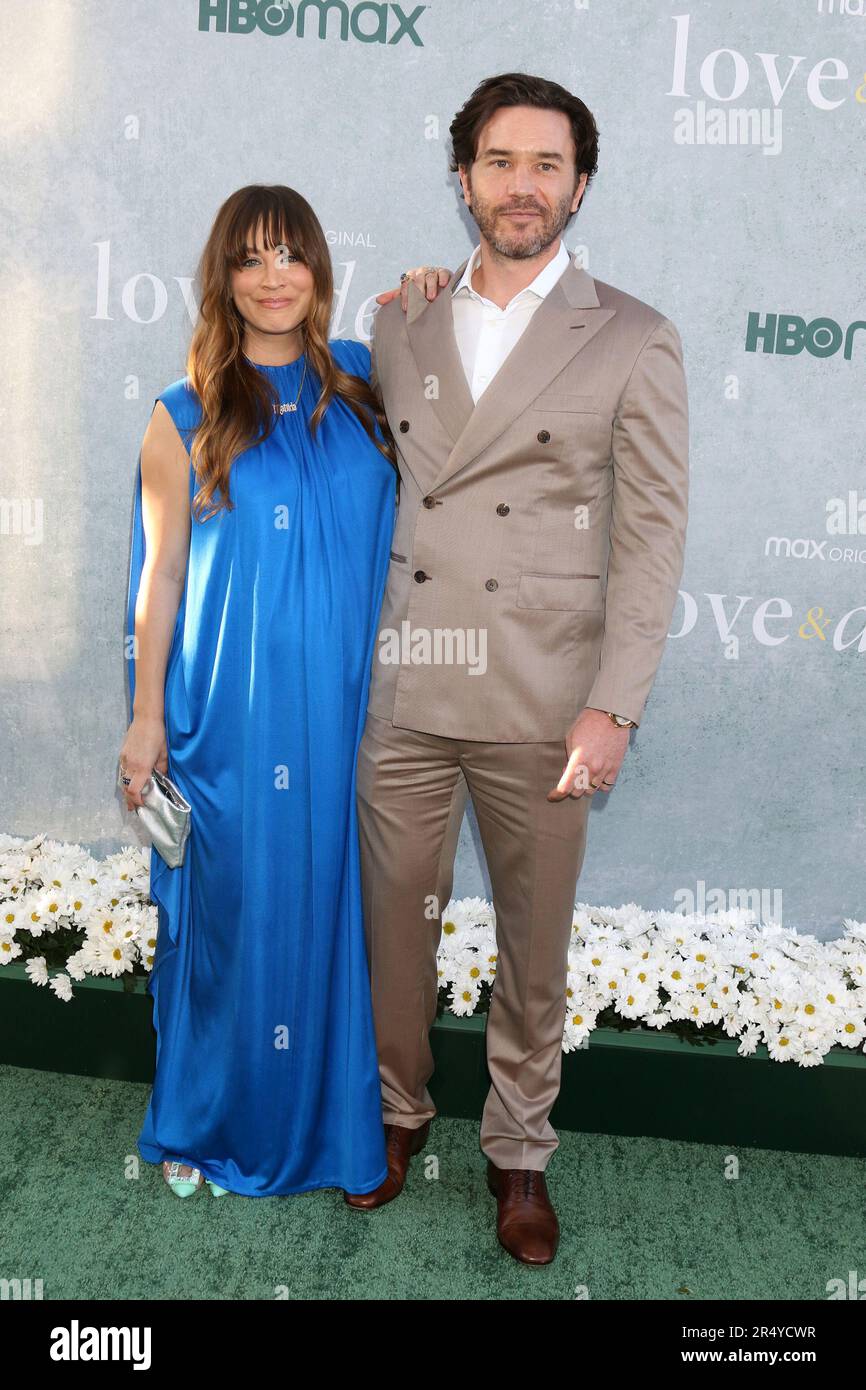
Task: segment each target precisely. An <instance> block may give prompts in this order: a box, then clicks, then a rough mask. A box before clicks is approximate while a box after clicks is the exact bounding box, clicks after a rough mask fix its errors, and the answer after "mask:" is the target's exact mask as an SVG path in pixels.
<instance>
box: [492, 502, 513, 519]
mask: <svg viewBox="0 0 866 1390" xmlns="http://www.w3.org/2000/svg"><path fill="white" fill-rule="evenodd" d="M510 511H511V508H510V507H509V505H508V503H507V502H500V503H499V506H498V507H497V508H496V515H497V516H508V513H509V512H510Z"/></svg>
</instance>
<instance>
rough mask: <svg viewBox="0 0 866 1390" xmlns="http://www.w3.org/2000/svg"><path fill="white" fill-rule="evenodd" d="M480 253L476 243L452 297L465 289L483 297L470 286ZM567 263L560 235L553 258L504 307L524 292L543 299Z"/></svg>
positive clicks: (478, 297)
mask: <svg viewBox="0 0 866 1390" xmlns="http://www.w3.org/2000/svg"><path fill="white" fill-rule="evenodd" d="M480 255H481V246H480V245H478V246H476V247H475V249H474V251H473V252H472V255H471V256H470V257H469V260H468V261H467V263H466V269H465V270H464V272H463V274H462V275H461V277H460V279H459V281H458V283H457V284H456V285H455V286H454V289H453V290H452V291H451V296H452V298H453V297H454V295H456V294H459V293H460V292H461V291H465V292H466V293H467V294H468V295H469V296H470V297H471V298H473V299H483V296H482V295H480V294H479V293H478V291H477V290H474V289H473V288H472V275H473V273H474V271H475V267H476V266H477V265H478V259H479V256H480ZM569 265H571V256H570V255H569V254H568V251H567V250H566V249H565V242H564V241H563V240H562V238H561V237H560V240H559V250H558V251H557V253H556V255H555V256H554V257H553V259H552V260H550V261H548V262H547V265H546V266H544V268H543V269H542V270H540V271H539V272H538V274H537V275H536V277H535V279H534V280H533V281H532V283H531V284H529V285H526V286H525V288H524V289H522V290H519V291H518V293H517V294H516V295H515V296H514V298H513V299H510V300H509V301H508V304H506V306H505V307H506V308H507V309H509V308H510V307H511V305H512V304H514V303H515V302H516V301H517V300H518V299H519V298H520V296H521V295H524V294H530V293H531V294H534V295H537V296H538V298H539V299H544V298H545V296H546V295H548V294H549V293H550V291H551V290H552V289H553V286H554V285H555V284H556V282H557V280H558V279H559V277H560V275H561V274H562V272H563V271H564V270H565V268H566V266H569Z"/></svg>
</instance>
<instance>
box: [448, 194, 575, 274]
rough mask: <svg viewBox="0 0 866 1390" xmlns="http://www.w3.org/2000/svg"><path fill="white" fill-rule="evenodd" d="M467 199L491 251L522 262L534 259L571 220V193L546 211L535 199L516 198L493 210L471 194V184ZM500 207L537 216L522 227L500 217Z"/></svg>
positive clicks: (500, 204) (489, 205) (488, 204)
mask: <svg viewBox="0 0 866 1390" xmlns="http://www.w3.org/2000/svg"><path fill="white" fill-rule="evenodd" d="M470 197H471V199H472V201H471V203H470V205H469V211H470V212H471V213H472V216H473V217H474V218H475V221H476V222H477V224H478V230H479V231H480V232H481V234H482V236H483V237H484V238H485V240H486V241H487V242H488V243H489V244H490V246H492V248H493V250H494V251H496V252H497V253H498V254H499V255H500V256H507V257H508V258H509V259H511V260H515V261H522V260H528V258H529V257H530V256H537V255H538V254H539V253H540V252H541V251H544V250H545V248H546V247H548V246H550V245H551V243H552V242H554V241H555V240H556V238H557V237H558V236H560V235H561V233H562V231H563V229H564V228H565V226H566V225H567V223H568V220H569V218H570V217H571V202H572V199H573V197H574V192H573V191H572V192H571V193H569V194H568V195H567V196H566V197H564V198H561V199H560V201H559V202H558V203H556V204H555V205H554V206H553V207H552V208H547V207H545V206H544V205H543V204H542V203H537V202H535V201H534V199H529V200H524V201H522V202H521V201H520V200H519V199H514V200H511V199H509V200H508V201H506V202H505V203H498V204H497V205H496V206H495V207H494V206H493V205H492V204H491V203H485V202H484V201H483V199H481V198H479V197H478V196H477V195H473V194H472V188H471V185H470ZM503 208H508V209H509V211H512V212H515V211H517V210H518V209H526V210H530V211H532V212H537V213H538V214H539V216H538V217H537V218H534V219H533V220H532V221H531V222H527V223H526V224H525V226H523V227H522V228H521V227H520V226H519V225H518V224H516V223H514V222H509V221H508V219H507V218H505V217H502V216H500V214H501V212H502V211H503Z"/></svg>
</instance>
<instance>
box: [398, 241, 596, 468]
mask: <svg viewBox="0 0 866 1390" xmlns="http://www.w3.org/2000/svg"><path fill="white" fill-rule="evenodd" d="M467 261H468V257H467V260H466V261H464V262H463V264H462V265H461V266H460V267H459V268H458V269H457V270H456V271H455V272H454V277H453V281H452V283H454V282H456V281H458V280H459V279H460V277H461V275H462V274H463V271H464V270H465V268H466V264H467ZM615 313H616V310H615V309H607V308H602V307H601V305H600V304H599V300H598V294H597V293H596V289H595V281H594V280H593V278H592V276H591V275H589V274H588V273H587V271H585V270H583V269H582V268H581V267H579V266H576V265H575V264H574V262H572V263H571V265H569V266H567V267H566V269H565V270H564V271H563V273H562V275H561V276H560V278H559V279H558V280H557V282H556V284H555V285H554V286H553V288H552V289H551V291H550V293H549V294H547V295H546V296H545V298H544V299H543V300H542V301H541V303H540V304H539V306H538V308H537V309H536V311H535V313H534V314H533V316H532V318H531V319H530V321H529V323H528V325H527V327H526V329H525V330H524V332H523V334H522V335H521V337H520V338H519V340H518V342H517V343H516V344H515V346H514V348H513V349H512V351H511V352H510V353H509V355H508V356H507V357H506V359H505V361H504V362H503V364H502V366H501V367H500V369H499V371H498V372H497V373H496V375H495V376H494V378H493V380H492V381H491V383H490V385H489V386H488V387H487V389H486V390H485V391H484V392H483V393H482V394H481V396H479V398H478V402H477V404H474V403H473V400H472V392H471V391H470V389H469V384H468V382H467V381H466V374H465V372H464V370H463V363H462V360H461V358H460V350H459V348H458V346H457V340H456V337H455V334H454V317H453V314H452V309H451V285H450V284H449V285H448V286H446V289H445V290H444V292H443V291H441V290H440V292H439V294H438V295H437V296H436V298H435V299H434V300H432V301H430V300H428V299H426V298H425V297H424V295H423V294H422V292H421V291H420V290H419V289H418V288H417V286H416V285H415V284H414V282H412V283H411V284H410V287H409V306H408V313H407V316H406V330H407V333H408V335H409V342H410V345H411V348H412V353H413V355H414V357H415V361H416V364H417V367H418V370H419V372H420V374H421V377H422V379H423V380H424V381H425V384H426V382H428V381H431V382H432V383H433V385H434V387H438V394H434V395H432V396H431V398H430V403H431V405H432V406H433V408H434V410H435V411H436V413H437V415H438V417H439V419H440V420H441V422H442V424H443V426H444V427H445V429H446V430H447V431H448V434H449V435H450V436H451V438H452V439H453V440H454V448H453V449H452V451H451V453H450V455H449V457H448V459H447V462H446V463H445V465H444V467H443V468H442V469H441V470H440V472H439V474H438V475H437V476H436V477H435V478H434V479H433V480H432V481H431V482H430V483H426V484H424V486H426V487H427V490H428V491H432V490H433V488H435V487H439V486H441V484H442V483H444V482H446V481H447V480H448V479H449V478H451V477H453V475H454V474H455V473H457V472H459V470H460V469H461V468H465V466H466V464H467V463H470V462H471V461H472V459H474V458H476V457H477V456H478V454H480V453H481V452H482V451H483V450H484V449H486V448H487V447H488V446H489V445H490V444H492V443H493V442H494V440H495V439H497V438H498V437H499V435H501V434H503V433H504V432H505V430H507V429H508V426H509V425H510V424H511V423H512V422H513V421H514V420H516V419H517V418H518V416H519V415H520V414H521V413H522V412H523V411H524V410H525V409H526V408H527V407H528V406H529V405H530V404H531V403H532V401H533V400H534V399H535V397H536V396H537V395H538V394H539V392H541V391H543V390H544V388H545V387H546V386H548V385H549V384H550V382H551V381H552V380H553V378H554V377H556V376H558V374H559V373H560V372H561V371H562V370H563V368H564V367H566V366H567V365H568V363H569V362H570V361H571V359H572V358H573V357H574V356H575V354H576V353H578V352H580V350H581V348H584V347H586V344H587V343H588V342H591V340H592V339H593V338H594V337H595V335H596V333H597V332H598V331H599V329H600V328H603V327H604V325H605V324H606V323H607V322H608V320H609V319H611V318H613V316H614V314H615Z"/></svg>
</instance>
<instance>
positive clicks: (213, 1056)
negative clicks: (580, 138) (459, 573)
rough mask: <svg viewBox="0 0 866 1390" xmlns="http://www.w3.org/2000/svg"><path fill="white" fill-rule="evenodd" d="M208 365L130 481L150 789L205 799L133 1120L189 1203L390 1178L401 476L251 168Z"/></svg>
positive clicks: (191, 361)
mask: <svg viewBox="0 0 866 1390" xmlns="http://www.w3.org/2000/svg"><path fill="white" fill-rule="evenodd" d="M199 282H200V314H199V319H198V322H197V324H196V327H195V330H194V334H193V338H192V342H191V345H190V350H189V355H188V358H187V375H186V376H185V377H183V378H182V379H181V380H179V381H176V382H174V383H173V384H172V385H171V386H169V387H167V389H166V390H164V391H162V392H160V394H159V395H158V396H157V398H156V401H155V403H154V407H153V410H152V413H151V418H150V421H149V424H148V427H147V431H146V433H145V436H144V439H143V442H142V449H141V456H140V459H139V465H138V473H137V477H136V485H135V506H134V520H133V539H132V551H131V560H130V572H129V592H128V608H127V632H128V634H129V636H130V637H132V636H133V635H134V641H133V642H132V648H133V650H132V652H131V655H132V658H133V659H132V660H131V661H130V711H129V712H130V719H131V722H130V725H129V729H128V732H127V735H126V739H125V741H124V744H123V747H122V749H121V755H120V763H121V772H122V774H123V776H124V778H128V779H129V780H128V783H126V785H125V787H124V792H125V795H126V798H127V805H128V806H129V807H133V806H136V805H140V804H141V789H142V786H143V785H144V783H145V782H146V780H147V778H148V777H149V775H150V772H151V770H152V769H153V768H154V767H156V768H158V769H159V770H160V771H162V772H164V773H167V775H168V776H169V777H171V778H172V780H173V781H174V782H175V783H176V784H177V786H178V787H179V789H180V790H181V792H182V793H183V794H184V796H185V797H186V798H187V800H188V801H189V802H190V804H191V806H192V812H191V830H190V836H189V839H188V841H187V845H186V851H185V856H184V862H183V864H182V865H181V866H179V867H177V868H169V867H168V866H167V865H166V864H165V862H164V861H163V859H162V858H161V856H160V855H159V853H158V851H157V850H156V849H155V848H154V849H152V851H151V879H150V891H151V896H152V899H153V901H154V902H155V903H156V904H157V908H158V922H159V928H158V933H157V940H156V947H155V953H154V958H153V965H152V972H151V977H150V981H149V986H148V988H149V991H150V993H151V995H152V998H153V1005H154V1026H155V1029H156V1035H157V1063H156V1075H155V1079H154V1084H153V1089H152V1093H151V1095H150V1099H149V1103H148V1107H147V1113H146V1116H145V1120H144V1124H143V1127H142V1130H141V1133H140V1135H139V1139H138V1148H139V1151H140V1153H141V1155H142V1157H143V1158H144V1159H145V1160H147V1161H148V1162H150V1163H159V1162H163V1165H164V1167H163V1171H164V1176H165V1177H166V1180H167V1181H168V1182H169V1184H170V1186H171V1187H172V1189H173V1190H174V1191H176V1192H177V1194H178V1195H191V1194H192V1192H194V1191H196V1190H197V1189H198V1187H199V1186H201V1184H202V1181H203V1180H206V1181H207V1182H208V1184H209V1186H210V1187H211V1191H213V1192H214V1193H215V1194H216V1195H222V1194H223V1193H224V1192H226V1191H230V1192H235V1193H241V1194H244V1195H246V1196H252V1197H268V1196H274V1195H278V1194H287V1193H296V1192H302V1191H307V1190H310V1189H314V1188H321V1187H336V1188H342V1189H343V1190H344V1191H345V1192H359V1193H360V1192H368V1191H371V1190H372V1189H373V1188H375V1187H377V1186H378V1185H379V1184H380V1183H381V1182H383V1181H384V1179H385V1177H386V1176H387V1165H386V1151H385V1136H384V1129H383V1124H382V1110H381V1093H380V1084H379V1073H378V1065H377V1058H376V1047H375V1036H374V1031H373V1022H372V1010H371V1003H370V985H369V974H368V966H367V956H366V946H365V940H364V927H363V919H362V910H361V894H360V880H359V864H358V849H357V822H356V812H355V761H356V756H357V751H358V743H359V740H360V737H361V733H362V730H363V724H364V718H365V709H366V703H367V688H368V683H369V673H370V666H371V661H372V658H373V647H374V640H375V635H376V627H377V619H378V614H379V606H380V602H381V598H382V592H383V589H384V583H385V578H386V573H387V569H388V562H389V549H390V541H391V535H392V530H393V524H394V515H395V489H396V479H397V473H396V468H395V454H394V449H393V440H392V437H391V436H390V434H389V431H388V426H387V422H386V420H385V417H384V414H383V413H382V411H381V406H380V405H379V404H378V402H377V399H376V397H375V396H374V394H373V391H372V388H371V387H370V385H369V377H370V355H369V350H368V349H367V348H366V347H365V346H364V345H363V344H360V343H356V342H350V341H343V340H340V339H329V338H328V331H329V325H330V316H331V309H332V294H333V283H332V274H331V261H330V255H329V252H328V247H327V243H326V241H325V237H324V234H323V232H322V228H321V225H320V224H319V222H318V220H317V218H316V216H315V214H314V212H313V210H312V208H311V207H310V206H309V204H308V203H307V202H306V201H305V200H304V199H303V198H302V197H300V195H299V194H298V193H296V192H294V191H293V190H291V189H289V188H285V187H282V186H261V185H252V186H250V187H247V188H243V189H240V190H239V191H238V192H236V193H234V194H233V195H232V196H231V197H230V198H229V199H228V200H227V201H226V202H225V203H224V205H223V206H222V208H221V209H220V211H219V213H218V215H217V217H216V220H215V222H214V225H213V228H212V230H211V233H210V236H209V238H208V241H207V244H206V246H205V249H204V252H203V255H202V259H201V264H200V267H199Z"/></svg>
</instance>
